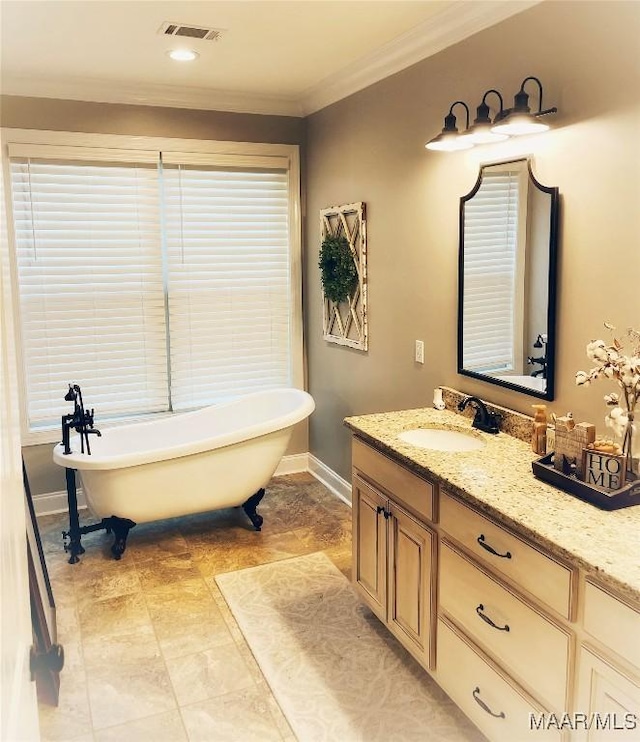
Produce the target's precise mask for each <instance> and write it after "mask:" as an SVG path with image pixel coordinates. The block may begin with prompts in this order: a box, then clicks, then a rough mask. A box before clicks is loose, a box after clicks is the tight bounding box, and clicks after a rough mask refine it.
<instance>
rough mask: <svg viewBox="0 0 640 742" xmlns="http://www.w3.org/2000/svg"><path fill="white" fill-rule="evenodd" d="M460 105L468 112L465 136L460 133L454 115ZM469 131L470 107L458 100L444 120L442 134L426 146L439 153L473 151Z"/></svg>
mask: <svg viewBox="0 0 640 742" xmlns="http://www.w3.org/2000/svg"><path fill="white" fill-rule="evenodd" d="M458 105H460V106H464V109H465V111H466V112H467V125H466V128H465V132H464V133H463V134H460V133H459V132H458V127H457V126H456V117H455V116H454V115H453V108H454V106H458ZM468 129H469V106H467V104H466V103H465V102H464V101H461V100H457V101H455V103H452V104H451V108H450V109H449V113H448V114H447V115H446V116H445V118H444V128H443V129H442V131H441V132H440V134H438V136H437V137H434V138H433V139H432V140H431V141H429V142H427V143H426V144H425V145H424V146H425V147H426V148H427V149H435V150H437V151H439V152H457V151H459V150H461V149H471V147H473V142H472V141H471V139H470V137H469V136H468V135H467V133H466V132H467V130H468Z"/></svg>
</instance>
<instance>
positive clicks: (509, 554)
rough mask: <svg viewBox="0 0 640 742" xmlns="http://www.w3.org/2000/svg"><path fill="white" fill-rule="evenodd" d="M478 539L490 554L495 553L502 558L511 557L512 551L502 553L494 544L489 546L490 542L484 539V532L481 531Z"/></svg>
mask: <svg viewBox="0 0 640 742" xmlns="http://www.w3.org/2000/svg"><path fill="white" fill-rule="evenodd" d="M476 541H477V542H478V543H479V544H480V546H482V548H483V549H484V550H485V551H488V552H489V554H493V555H494V556H497V557H501V558H502V559H511V552H510V551H507V552H506V554H501V553H500V552H499V551H496V550H495V549H494V548H493V547H492V546H489V544H488V543H487V542H486V541H485V540H484V533H481V534H480V535H479V536H478V538H477V539H476Z"/></svg>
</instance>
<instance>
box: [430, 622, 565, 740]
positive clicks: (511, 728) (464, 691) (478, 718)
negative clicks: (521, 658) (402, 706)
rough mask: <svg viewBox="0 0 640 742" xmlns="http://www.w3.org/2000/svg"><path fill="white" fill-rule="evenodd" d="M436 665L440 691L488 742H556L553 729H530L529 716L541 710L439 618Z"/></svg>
mask: <svg viewBox="0 0 640 742" xmlns="http://www.w3.org/2000/svg"><path fill="white" fill-rule="evenodd" d="M437 662H438V674H437V677H438V682H439V683H440V685H441V686H442V688H443V689H444V690H445V691H446V693H447V694H448V695H449V696H450V697H451V698H452V700H453V701H454V703H456V704H457V705H458V706H459V707H460V708H461V709H462V711H464V713H465V714H466V715H467V716H468V717H469V719H471V721H472V722H473V723H474V724H475V725H476V726H477V727H478V728H479V729H480V730H481V731H482V732H483V733H484V734H485V735H486V736H487V737H488V738H489V739H490V740H492V742H514V740H518V742H522V741H523V740H535V741H536V742H543V741H544V742H547V741H548V740H553V741H554V742H559V740H560V738H561V737H560V733H559V732H558V731H557V730H544V729H539V730H536V729H535V728H534V729H531V728H530V725H531V722H530V714H535V716H536V718H539V716H540V714H541V713H543V711H544V709H543V708H541V707H540V706H538V705H537V704H536V703H535V702H534V701H533V700H532V699H531V698H530V697H529V696H528V695H527V694H526V693H525V692H524V691H523V690H522V689H520V688H519V687H518V686H517V685H516V684H515V683H514V682H513V681H511V680H510V679H509V678H508V677H507V676H506V675H503V674H502V673H500V672H498V670H497V669H495V668H494V667H493V666H492V665H490V664H489V663H488V662H487V661H486V660H485V659H484V658H483V657H481V656H480V654H478V653H477V652H476V650H475V649H474V648H473V647H472V646H471V645H470V644H469V643H468V642H467V640H466V639H464V638H463V636H462V635H461V634H460V633H458V631H456V630H455V629H454V628H453V627H452V626H451V625H450V624H449V623H447V622H445V621H443V620H442V619H439V620H438V658H437Z"/></svg>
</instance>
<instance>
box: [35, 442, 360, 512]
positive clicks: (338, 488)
mask: <svg viewBox="0 0 640 742" xmlns="http://www.w3.org/2000/svg"><path fill="white" fill-rule="evenodd" d="M304 471H307V472H309V473H310V474H311V475H312V476H314V477H315V478H316V479H317V480H318V481H319V482H322V484H324V486H325V487H326V488H327V489H329V490H330V491H331V492H333V494H334V495H335V496H336V497H338V498H339V499H340V500H342V501H343V502H345V503H346V504H347V505H351V485H350V484H349V482H347V481H346V479H343V478H342V477H341V476H340V475H339V474H336V472H334V471H333V469H330V468H329V467H328V466H327V465H326V464H324V463H323V462H322V461H320V459H317V458H316V457H315V456H314V455H313V454H311V453H295V454H292V455H291V456H283V457H282V460H281V461H280V464H279V465H278V468H277V469H276V472H275V476H276V477H279V476H282V475H284V474H298V473H299V472H304ZM33 507H34V510H35V512H36V516H42V515H56V514H57V513H65V512H66V511H67V492H66V490H60V491H59V492H45V493H44V494H41V495H34V496H33ZM86 507H87V501H86V499H85V496H84V493H83V491H82V488H81V487H78V510H84V509H85V508H86Z"/></svg>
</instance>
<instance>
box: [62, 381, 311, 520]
mask: <svg viewBox="0 0 640 742" xmlns="http://www.w3.org/2000/svg"><path fill="white" fill-rule="evenodd" d="M314 408H315V404H314V401H313V398H312V397H311V396H310V395H309V394H307V393H306V392H303V391H300V390H298V389H276V390H270V391H266V392H257V393H255V394H250V395H247V396H245V397H242V398H240V399H237V400H233V401H231V402H228V403H225V404H221V405H216V406H213V407H206V408H204V409H202V410H197V411H196V412H187V413H184V414H178V415H173V416H171V417H165V418H162V419H160V420H155V421H151V422H144V423H136V424H132V425H126V426H120V427H114V428H109V429H104V430H103V431H102V437H100V438H98V437H97V436H91V437H90V444H91V456H88V455H87V454H82V453H78V452H77V450H78V449H79V440H78V439H77V437H74V438H72V439H71V448H72V453H71V454H69V455H67V456H65V455H64V453H63V448H62V444H59V445H57V446H56V447H55V448H54V451H53V459H54V461H55V463H56V464H59V465H60V466H64V467H69V468H73V469H77V470H78V473H79V475H80V480H81V483H82V488H83V491H84V494H85V497H86V499H87V504H88V505H89V508H90V510H91V511H92V512H93V514H94V515H95V516H96V517H98V518H106V517H109V516H111V515H115V516H118V517H120V518H130V519H131V520H133V521H135V522H136V523H146V522H149V521H154V520H161V519H163V518H172V517H176V516H180V515H188V514H191V513H199V512H205V511H207V510H218V509H220V508H226V507H233V506H237V505H242V504H243V503H244V502H245V500H247V498H248V497H250V496H251V495H253V494H254V493H255V492H257V491H258V490H259V489H260V488H261V487H264V486H265V485H266V484H267V482H268V481H269V479H270V478H271V477H272V476H273V473H274V472H275V470H276V468H277V466H278V464H279V462H280V459H281V458H282V456H283V455H284V453H285V451H286V449H287V446H288V444H289V440H290V438H291V432H292V428H293V426H294V425H295V424H296V423H298V422H300V421H301V420H304V419H305V418H306V417H308V416H309V415H310V414H311V413H312V412H313V410H314Z"/></svg>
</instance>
